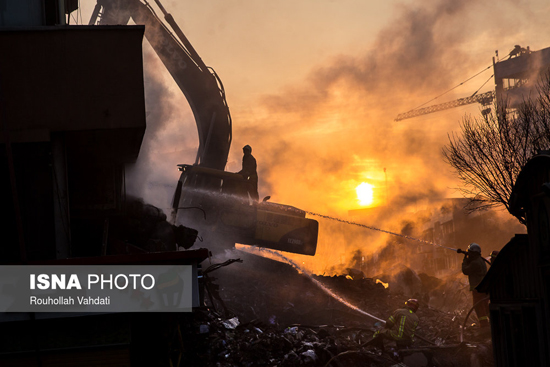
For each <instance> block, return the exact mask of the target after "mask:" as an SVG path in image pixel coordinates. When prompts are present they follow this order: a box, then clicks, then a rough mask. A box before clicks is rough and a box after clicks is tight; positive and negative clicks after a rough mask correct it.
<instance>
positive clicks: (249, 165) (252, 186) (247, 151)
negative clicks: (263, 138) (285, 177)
mask: <svg viewBox="0 0 550 367" xmlns="http://www.w3.org/2000/svg"><path fill="white" fill-rule="evenodd" d="M237 173H238V174H240V175H241V176H243V178H244V179H245V180H246V191H247V192H248V195H250V197H251V198H252V200H254V201H258V199H259V198H260V196H259V195H258V173H257V172H256V158H254V156H253V155H252V148H251V147H250V145H245V146H244V147H243V169H242V170H240V171H239V172H237Z"/></svg>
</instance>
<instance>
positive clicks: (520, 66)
mask: <svg viewBox="0 0 550 367" xmlns="http://www.w3.org/2000/svg"><path fill="white" fill-rule="evenodd" d="M497 57H498V52H497ZM492 66H493V71H494V74H493V76H494V82H495V90H494V91H489V92H486V93H482V94H477V92H475V93H474V94H473V95H471V96H470V97H466V98H459V99H456V100H454V101H450V102H445V103H440V104H436V105H432V106H428V107H423V108H415V109H412V110H410V111H408V112H405V113H401V114H399V115H397V117H396V118H395V121H401V120H405V119H409V118H413V117H417V116H422V115H426V114H429V113H434V112H438V111H443V110H447V109H450V108H455V107H460V106H465V105H469V104H473V103H480V104H481V105H482V106H483V107H484V109H483V110H482V111H481V112H482V114H487V113H489V112H490V111H491V109H490V105H491V104H492V103H493V101H496V102H497V103H500V102H501V101H503V100H505V101H506V107H507V108H508V109H513V108H517V107H518V105H519V104H520V103H521V102H522V101H523V99H524V98H525V97H526V96H529V95H533V94H534V93H536V82H537V80H538V78H539V77H540V75H541V74H543V73H544V72H546V71H548V69H549V67H550V47H548V48H544V49H542V50H539V51H531V50H530V49H529V47H527V48H523V47H521V46H519V45H516V46H514V49H513V50H512V51H510V53H509V54H508V58H506V59H505V60H502V61H495V58H493V65H492ZM489 68H490V66H489V67H488V68H486V69H484V70H482V72H483V71H485V70H487V69H489ZM480 73H481V72H480ZM480 73H478V74H476V75H474V77H475V76H477V75H479V74H480ZM472 78H473V77H472ZM472 78H470V79H472ZM470 79H468V80H470ZM468 80H467V81H468ZM487 81H488V80H487ZM464 83H465V82H463V83H460V84H459V85H458V86H460V85H462V84H464ZM458 86H456V87H458ZM456 87H454V88H452V89H450V90H449V91H451V90H453V89H455V88H456ZM449 91H447V92H449ZM447 92H445V93H447ZM445 93H443V94H445Z"/></svg>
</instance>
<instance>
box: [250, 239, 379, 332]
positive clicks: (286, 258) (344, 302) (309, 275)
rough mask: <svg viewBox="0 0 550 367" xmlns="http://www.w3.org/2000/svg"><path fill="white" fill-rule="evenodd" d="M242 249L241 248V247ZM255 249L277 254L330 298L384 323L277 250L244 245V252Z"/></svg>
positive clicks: (251, 251)
mask: <svg viewBox="0 0 550 367" xmlns="http://www.w3.org/2000/svg"><path fill="white" fill-rule="evenodd" d="M241 250H242V249H241ZM254 250H255V251H257V252H264V253H269V254H271V255H275V256H277V257H278V258H280V259H281V260H283V261H284V262H286V263H287V264H289V265H291V266H292V267H293V268H294V269H296V270H298V271H299V272H301V273H303V274H305V275H306V276H307V277H308V278H309V279H310V280H311V281H312V282H313V283H314V284H315V285H316V286H317V287H319V288H320V289H321V290H322V291H323V292H325V293H326V294H328V295H329V296H331V297H332V298H334V299H336V300H337V301H338V302H340V303H342V304H343V305H345V306H347V307H349V308H351V309H352V310H355V311H357V312H359V313H361V314H363V315H365V316H368V317H370V318H372V319H374V320H376V321H380V322H382V323H384V324H385V323H386V321H384V320H382V319H380V318H378V317H376V316H374V315H371V314H370V313H368V312H366V311H363V310H362V309H360V308H359V307H357V306H355V305H353V304H351V303H349V302H348V301H346V300H345V299H344V298H342V297H341V296H339V295H337V294H336V293H334V292H333V291H332V290H330V289H329V288H327V287H326V286H325V285H324V284H323V283H321V282H320V281H318V280H317V279H315V278H314V277H313V275H312V274H311V273H310V272H308V271H307V270H305V269H303V268H302V267H300V266H299V265H298V264H296V263H295V262H294V261H293V260H291V259H289V258H288V257H286V256H284V255H282V254H280V253H279V252H277V251H273V250H270V249H266V248H263V247H246V252H250V253H253V252H254Z"/></svg>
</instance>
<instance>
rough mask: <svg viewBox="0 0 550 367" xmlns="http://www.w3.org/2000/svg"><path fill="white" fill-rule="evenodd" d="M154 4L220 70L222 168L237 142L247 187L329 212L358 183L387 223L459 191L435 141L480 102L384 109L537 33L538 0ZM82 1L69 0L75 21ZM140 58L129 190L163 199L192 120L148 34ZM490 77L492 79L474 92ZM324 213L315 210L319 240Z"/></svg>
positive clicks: (472, 70) (88, 7)
mask: <svg viewBox="0 0 550 367" xmlns="http://www.w3.org/2000/svg"><path fill="white" fill-rule="evenodd" d="M150 3H151V4H154V1H150ZM162 3H163V5H164V6H165V8H166V9H167V10H168V11H169V12H170V13H172V15H173V16H174V18H175V19H176V22H178V24H179V25H180V27H181V28H182V30H183V31H184V33H185V34H186V35H187V37H188V38H189V40H190V41H191V43H192V44H193V46H194V47H195V49H196V50H197V52H198V53H199V55H200V56H201V57H202V59H203V61H204V62H205V63H206V64H207V65H209V66H211V67H213V68H214V69H215V70H216V72H217V73H218V75H219V76H220V78H221V79H222V81H223V83H224V86H225V90H226V94H227V100H228V104H229V108H230V111H231V114H232V117H233V144H232V148H231V152H230V157H229V161H228V164H227V167H226V170H228V171H238V170H239V169H240V162H241V157H242V150H241V148H242V146H244V145H245V144H249V145H251V146H252V149H253V152H252V153H253V155H254V156H255V157H256V159H257V161H258V171H259V192H260V197H263V196H266V195H271V197H272V201H274V202H279V203H284V204H289V205H293V206H296V207H299V208H301V209H304V210H308V211H313V212H318V213H325V214H329V215H334V216H339V217H346V216H347V215H348V210H350V209H358V208H360V207H361V206H360V204H359V201H358V200H357V196H356V187H357V186H358V185H359V184H361V183H362V182H365V183H368V184H370V185H373V186H374V189H373V191H374V205H383V204H386V203H387V204H388V206H387V207H388V208H391V210H392V211H395V212H396V213H399V214H398V215H397V214H396V216H392V218H393V219H392V220H391V221H388V222H384V225H385V226H387V227H388V229H391V227H392V226H393V227H396V228H397V229H398V228H399V224H398V219H397V218H398V217H400V216H402V215H403V213H407V212H409V211H411V210H412V211H414V208H418V205H419V203H422V202H423V201H424V200H425V199H428V198H432V199H433V198H445V197H453V196H454V197H458V196H460V195H459V194H458V193H457V192H456V190H453V188H455V187H457V186H458V182H457V181H456V179H455V178H454V174H453V172H452V171H451V169H450V167H449V166H448V165H447V164H445V163H444V162H443V160H442V156H441V148H442V147H443V145H445V144H446V143H447V141H448V138H447V134H449V133H450V132H452V131H456V130H457V129H458V127H459V123H460V119H461V118H462V116H464V114H466V113H470V114H473V115H479V110H480V106H479V105H470V106H466V107H460V108H456V109H453V110H447V111H443V112H439V113H436V114H432V115H426V116H422V117H418V118H414V119H409V120H404V121H399V122H395V121H394V118H395V117H396V116H397V114H399V113H402V112H406V111H408V110H410V109H412V108H414V107H417V106H419V105H421V104H423V103H425V102H427V101H429V100H431V99H432V98H434V97H436V96H438V95H440V94H441V93H443V92H445V91H447V90H449V89H450V88H452V87H454V86H456V85H458V84H459V83H461V82H463V81H465V80H466V79H468V78H469V77H471V76H473V75H474V74H476V73H478V72H480V71H482V70H484V69H485V68H487V67H488V66H490V65H492V58H493V57H494V56H495V50H498V52H499V57H500V58H501V59H503V58H505V57H506V56H507V55H508V53H509V52H510V51H511V50H512V49H513V48H514V45H521V46H522V47H527V46H530V48H531V49H532V50H539V49H542V48H546V47H549V46H550V22H548V16H549V15H550V3H548V1H543V0H532V1H521V0H515V1H506V0H499V1H496V0H487V1H483V2H480V1H473V0H464V1H456V0H423V1H394V0H387V1H365V0H341V1H336V0H334V1H331V0H292V1H291V0H281V1H273V0H271V1H265V0H248V1H243V0H205V1H174V0H164V1H162ZM94 4H95V1H90V0H81V5H82V9H81V14H82V19H83V22H84V23H85V24H87V22H88V19H89V17H90V14H91V11H92V8H93V5H94ZM158 14H161V13H160V11H158ZM144 43H146V42H144ZM144 68H145V81H146V100H147V113H148V117H147V118H148V120H147V121H148V128H147V132H146V136H145V139H144V143H143V146H142V151H141V153H140V158H139V161H138V163H137V164H136V166H135V167H134V168H133V169H132V171H131V172H130V173H131V175H130V178H129V179H128V181H129V182H131V183H132V184H131V186H130V187H129V190H130V191H131V192H134V193H136V194H138V195H141V196H144V197H145V198H146V200H148V201H149V202H151V203H152V204H154V205H157V206H160V207H162V208H167V207H168V206H169V203H170V200H171V198H172V193H173V190H174V187H175V183H176V181H177V179H178V172H177V171H176V165H177V164H179V163H193V162H194V159H195V155H196V149H197V146H198V140H197V132H196V127H195V122H194V119H193V117H192V114H191V112H190V109H189V107H188V105H187V102H186V100H185V98H184V97H183V95H182V94H181V92H180V91H179V90H178V89H177V87H176V86H175V83H174V82H173V81H172V80H171V77H170V76H169V74H168V73H167V72H166V71H165V69H164V67H163V65H162V63H161V62H160V61H159V60H158V58H157V57H156V55H155V54H154V53H153V52H152V50H151V48H150V47H149V46H148V45H145V46H144ZM491 75H492V68H490V69H489V70H487V71H485V72H484V73H482V74H481V75H480V76H479V77H476V78H474V79H473V80H471V81H470V82H468V83H466V84H465V85H463V86H461V87H460V88H457V89H455V90H454V91H453V92H451V93H448V94H446V95H445V96H443V97H441V98H440V99H437V100H436V101H434V102H432V104H433V103H441V102H446V101H450V100H453V99H456V98H461V97H467V96H470V95H471V94H473V93H474V92H475V91H476V90H477V89H478V88H480V87H481V86H482V84H483V83H484V82H486V81H487V80H488V79H489V78H490V77H491ZM493 87H494V86H493V82H492V79H491V80H490V81H489V82H488V83H487V84H485V86H484V87H483V88H482V89H481V90H480V92H486V91H489V90H491V89H492V88H493ZM384 169H386V170H387V172H386V174H384ZM132 175H133V176H132ZM386 180H387V183H388V184H387V186H386ZM328 226H329V225H325V226H324V227H323V223H321V227H322V229H321V235H322V236H323V238H321V239H320V245H319V246H320V247H319V249H320V251H325V250H323V249H325V248H326V246H328V244H327V242H329V241H328V240H326V238H328V235H326V236H325V232H324V229H323V228H326V227H328ZM394 229H395V228H394ZM330 237H331V240H330V242H331V243H334V242H335V241H336V240H335V239H334V238H335V236H330ZM336 242H338V241H336ZM365 246H366V245H365ZM348 250H349V249H348ZM348 252H349V251H348Z"/></svg>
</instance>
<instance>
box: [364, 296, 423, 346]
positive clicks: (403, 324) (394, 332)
mask: <svg viewBox="0 0 550 367" xmlns="http://www.w3.org/2000/svg"><path fill="white" fill-rule="evenodd" d="M418 305H419V304H418V300H416V299H409V300H408V301H407V302H405V307H404V308H399V309H397V310H395V311H394V312H393V314H392V315H391V316H390V317H389V318H388V320H387V321H386V325H385V326H384V327H383V328H382V329H380V330H378V331H376V332H375V333H374V335H373V339H372V340H371V341H369V342H367V343H366V344H365V346H367V345H373V346H375V347H378V348H380V349H381V350H382V351H384V340H390V341H394V342H395V343H396V344H397V349H406V348H408V347H409V346H410V345H411V344H412V343H413V341H414V333H415V332H416V328H417V326H418V316H417V315H416V311H417V310H418Z"/></svg>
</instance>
